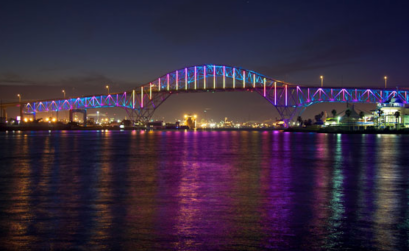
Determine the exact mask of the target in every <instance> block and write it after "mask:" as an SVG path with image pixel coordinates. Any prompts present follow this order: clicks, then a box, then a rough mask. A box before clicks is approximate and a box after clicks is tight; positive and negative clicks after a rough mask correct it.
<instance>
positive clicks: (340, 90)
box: [2, 64, 409, 123]
mask: <svg viewBox="0 0 409 251" xmlns="http://www.w3.org/2000/svg"><path fill="white" fill-rule="evenodd" d="M231 91H250V92H256V93H258V94H260V95H261V96H262V97H263V98H264V99H266V100H267V101H269V103H270V104H272V105H273V106H274V107H275V108H276V109H277V111H278V112H279V114H280V116H281V118H282V119H283V120H284V121H285V122H286V123H288V122H289V121H290V120H292V119H293V118H294V117H296V116H297V115H300V114H301V113H302V112H303V111H304V110H305V109H306V108H307V107H308V106H311V105H313V104H316V103H322V102H349V103H374V104H375V103H383V102H386V101H388V100H390V99H391V97H399V98H400V99H401V100H402V101H403V102H404V103H405V104H406V103H408V102H409V96H408V95H407V92H408V91H409V89H399V90H398V89H381V88H354V87H347V88H345V87H324V88H320V87H315V86H298V85H294V84H291V83H287V82H284V81H280V80H276V79H272V78H269V77H267V76H264V75H262V74H260V73H257V72H254V71H251V70H247V69H244V68H241V67H231V66H223V65H212V64H209V65H200V66H192V67H187V68H183V69H179V70H176V71H173V72H170V73H168V74H165V75H163V76H162V77H159V78H157V79H155V80H153V81H151V82H149V83H148V84H145V85H142V86H139V87H136V88H135V89H133V90H130V91H126V92H121V93H110V94H99V95H90V96H82V97H69V98H65V99H47V100H31V101H24V102H21V103H19V102H14V103H5V104H2V109H5V108H7V107H12V106H20V116H21V117H23V116H26V115H30V114H31V115H34V116H35V114H36V113H38V112H48V111H61V110H70V111H71V113H70V114H71V115H72V112H81V111H82V110H85V112H84V117H85V116H86V109H92V108H108V107H122V108H124V109H125V110H126V112H127V113H128V115H129V117H130V118H131V119H132V120H135V121H136V120H140V121H147V120H149V119H150V118H151V117H152V115H153V113H154V111H155V110H156V109H157V108H158V107H159V106H160V105H161V104H162V103H163V102H164V101H166V99H167V98H169V97H170V95H172V94H176V93H198V92H231Z"/></svg>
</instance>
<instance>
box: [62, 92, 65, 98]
mask: <svg viewBox="0 0 409 251" xmlns="http://www.w3.org/2000/svg"><path fill="white" fill-rule="evenodd" d="M62 93H64V99H65V90H62Z"/></svg>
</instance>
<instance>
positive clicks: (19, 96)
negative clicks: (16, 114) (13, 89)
mask: <svg viewBox="0 0 409 251" xmlns="http://www.w3.org/2000/svg"><path fill="white" fill-rule="evenodd" d="M17 97H18V102H19V103H21V95H20V94H17Z"/></svg>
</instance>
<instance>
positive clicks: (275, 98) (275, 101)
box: [274, 81, 277, 105]
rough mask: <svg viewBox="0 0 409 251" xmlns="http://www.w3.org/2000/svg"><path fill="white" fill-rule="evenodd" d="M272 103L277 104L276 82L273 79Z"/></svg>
mask: <svg viewBox="0 0 409 251" xmlns="http://www.w3.org/2000/svg"><path fill="white" fill-rule="evenodd" d="M274 105H277V82H276V81H274Z"/></svg>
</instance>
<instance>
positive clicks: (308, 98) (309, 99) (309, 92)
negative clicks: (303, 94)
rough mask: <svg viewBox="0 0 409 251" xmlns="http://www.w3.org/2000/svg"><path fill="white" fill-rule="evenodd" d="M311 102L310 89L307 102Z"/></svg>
mask: <svg viewBox="0 0 409 251" xmlns="http://www.w3.org/2000/svg"><path fill="white" fill-rule="evenodd" d="M310 101H311V99H310V88H308V97H307V102H310Z"/></svg>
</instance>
